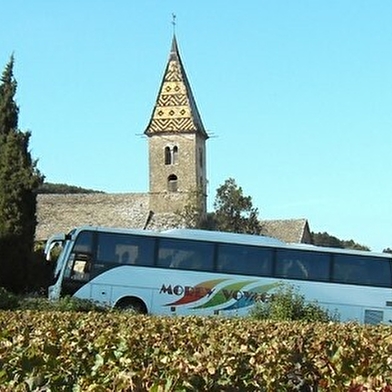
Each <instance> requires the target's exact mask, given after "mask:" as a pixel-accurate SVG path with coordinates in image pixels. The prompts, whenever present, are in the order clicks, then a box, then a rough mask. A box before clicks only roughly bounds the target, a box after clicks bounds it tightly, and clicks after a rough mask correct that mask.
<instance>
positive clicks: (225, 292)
mask: <svg viewBox="0 0 392 392" xmlns="http://www.w3.org/2000/svg"><path fill="white" fill-rule="evenodd" d="M256 283H257V281H256V280H243V281H235V282H233V280H231V279H214V280H207V281H205V282H201V283H199V284H198V285H196V286H182V285H172V284H163V285H162V287H161V290H160V292H159V294H166V295H170V296H174V297H177V299H176V300H174V301H172V302H169V303H167V304H165V305H164V306H184V305H188V306H189V308H190V309H210V308H214V310H219V311H222V310H236V309H241V308H246V307H248V306H251V305H254V304H255V302H265V301H267V300H268V298H269V297H270V296H271V294H269V291H270V290H271V289H274V288H276V287H277V286H279V285H280V283H279V282H275V283H270V284H263V285H257V284H256Z"/></svg>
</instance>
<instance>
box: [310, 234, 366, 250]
mask: <svg viewBox="0 0 392 392" xmlns="http://www.w3.org/2000/svg"><path fill="white" fill-rule="evenodd" d="M311 236H312V244H313V245H317V246H326V247H331V248H342V249H356V250H370V249H369V248H368V247H367V246H365V245H361V244H358V243H356V242H355V241H354V240H340V239H339V238H336V237H334V236H332V235H330V234H328V233H326V232H323V233H313V232H312V234H311Z"/></svg>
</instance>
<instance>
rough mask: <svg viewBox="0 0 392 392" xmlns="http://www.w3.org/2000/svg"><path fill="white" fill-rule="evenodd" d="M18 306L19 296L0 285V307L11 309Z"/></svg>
mask: <svg viewBox="0 0 392 392" xmlns="http://www.w3.org/2000/svg"><path fill="white" fill-rule="evenodd" d="M18 306H19V298H18V297H17V296H16V295H15V294H12V293H10V292H8V291H7V290H6V289H5V288H3V287H0V309H2V310H13V309H17V308H18Z"/></svg>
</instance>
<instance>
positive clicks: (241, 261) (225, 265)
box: [217, 244, 272, 276]
mask: <svg viewBox="0 0 392 392" xmlns="http://www.w3.org/2000/svg"><path fill="white" fill-rule="evenodd" d="M217 271H218V272H226V273H236V274H244V275H259V276H270V275H271V272H272V250H270V249H266V248H257V247H248V246H241V245H226V244H219V247H218V261H217Z"/></svg>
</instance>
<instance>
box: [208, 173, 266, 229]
mask: <svg viewBox="0 0 392 392" xmlns="http://www.w3.org/2000/svg"><path fill="white" fill-rule="evenodd" d="M214 209H215V225H216V229H217V230H220V231H229V232H234V233H248V234H260V231H261V224H260V221H259V219H258V209H257V208H254V207H253V203H252V198H251V197H250V196H244V194H243V191H242V188H241V187H239V186H238V185H237V184H236V182H235V180H234V179H233V178H229V179H227V180H226V181H225V183H224V184H223V185H221V186H220V187H219V188H218V189H217V191H216V198H215V201H214Z"/></svg>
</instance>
